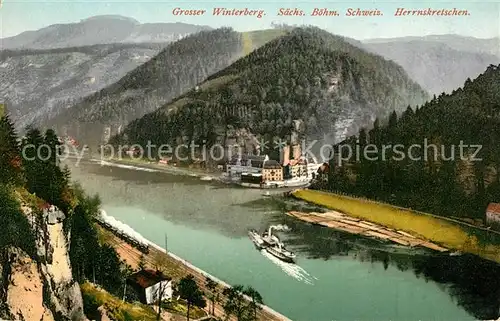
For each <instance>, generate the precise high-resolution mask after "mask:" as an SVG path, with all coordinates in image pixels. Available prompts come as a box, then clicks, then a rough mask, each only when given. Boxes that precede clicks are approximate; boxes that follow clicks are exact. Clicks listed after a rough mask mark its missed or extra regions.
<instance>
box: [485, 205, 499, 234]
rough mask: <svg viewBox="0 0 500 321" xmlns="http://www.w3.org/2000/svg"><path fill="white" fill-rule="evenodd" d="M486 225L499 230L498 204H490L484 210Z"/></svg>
mask: <svg viewBox="0 0 500 321" xmlns="http://www.w3.org/2000/svg"><path fill="white" fill-rule="evenodd" d="M486 224H487V225H489V226H492V227H496V228H497V229H500V204H499V203H490V205H488V207H487V208H486Z"/></svg>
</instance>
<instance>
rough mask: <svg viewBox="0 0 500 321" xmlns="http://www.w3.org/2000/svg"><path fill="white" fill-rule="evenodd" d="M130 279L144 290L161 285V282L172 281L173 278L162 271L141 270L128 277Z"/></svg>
mask: <svg viewBox="0 0 500 321" xmlns="http://www.w3.org/2000/svg"><path fill="white" fill-rule="evenodd" d="M128 279H129V280H130V281H131V282H133V283H135V284H137V285H138V286H140V287H141V288H143V289H146V288H149V287H150V286H152V285H155V284H156V283H159V282H161V281H170V280H172V278H169V277H167V276H165V275H163V273H161V272H160V271H155V270H149V269H146V270H140V271H139V272H136V273H134V274H132V275H130V276H129V277H128Z"/></svg>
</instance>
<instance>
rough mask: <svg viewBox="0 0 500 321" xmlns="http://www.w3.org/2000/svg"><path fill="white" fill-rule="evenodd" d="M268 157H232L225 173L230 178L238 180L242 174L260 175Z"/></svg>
mask: <svg viewBox="0 0 500 321" xmlns="http://www.w3.org/2000/svg"><path fill="white" fill-rule="evenodd" d="M268 160H269V157H268V156H267V155H265V156H241V157H234V158H233V159H231V161H230V162H229V163H228V164H227V167H226V173H227V175H228V176H229V177H231V178H239V177H241V174H242V173H248V174H260V173H262V167H263V165H264V162H266V161H268Z"/></svg>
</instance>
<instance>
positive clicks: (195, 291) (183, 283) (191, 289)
mask: <svg viewBox="0 0 500 321" xmlns="http://www.w3.org/2000/svg"><path fill="white" fill-rule="evenodd" d="M177 293H178V294H179V296H180V297H181V298H182V299H184V300H186V303H187V313H186V318H187V320H188V321H189V312H190V311H191V310H190V309H191V306H192V305H195V306H198V307H201V308H204V307H205V306H206V301H205V299H204V298H203V292H202V291H201V290H200V288H199V287H198V284H197V283H196V281H195V280H194V276H193V275H191V274H190V275H188V276H185V277H183V278H182V279H180V281H179V284H178V285H177Z"/></svg>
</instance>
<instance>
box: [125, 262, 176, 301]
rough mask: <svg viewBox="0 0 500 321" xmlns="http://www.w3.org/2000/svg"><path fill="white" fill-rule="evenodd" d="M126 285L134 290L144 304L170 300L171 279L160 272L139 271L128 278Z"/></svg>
mask: <svg viewBox="0 0 500 321" xmlns="http://www.w3.org/2000/svg"><path fill="white" fill-rule="evenodd" d="M127 284H129V285H130V286H131V287H132V288H133V289H134V291H135V292H136V293H137V294H138V296H139V299H140V301H141V302H142V303H144V304H153V303H156V302H158V300H160V299H161V300H168V299H170V298H172V278H170V277H167V276H165V275H163V273H161V272H160V271H154V270H149V269H145V270H140V271H139V272H136V273H134V274H132V275H130V276H129V277H128V279H127Z"/></svg>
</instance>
